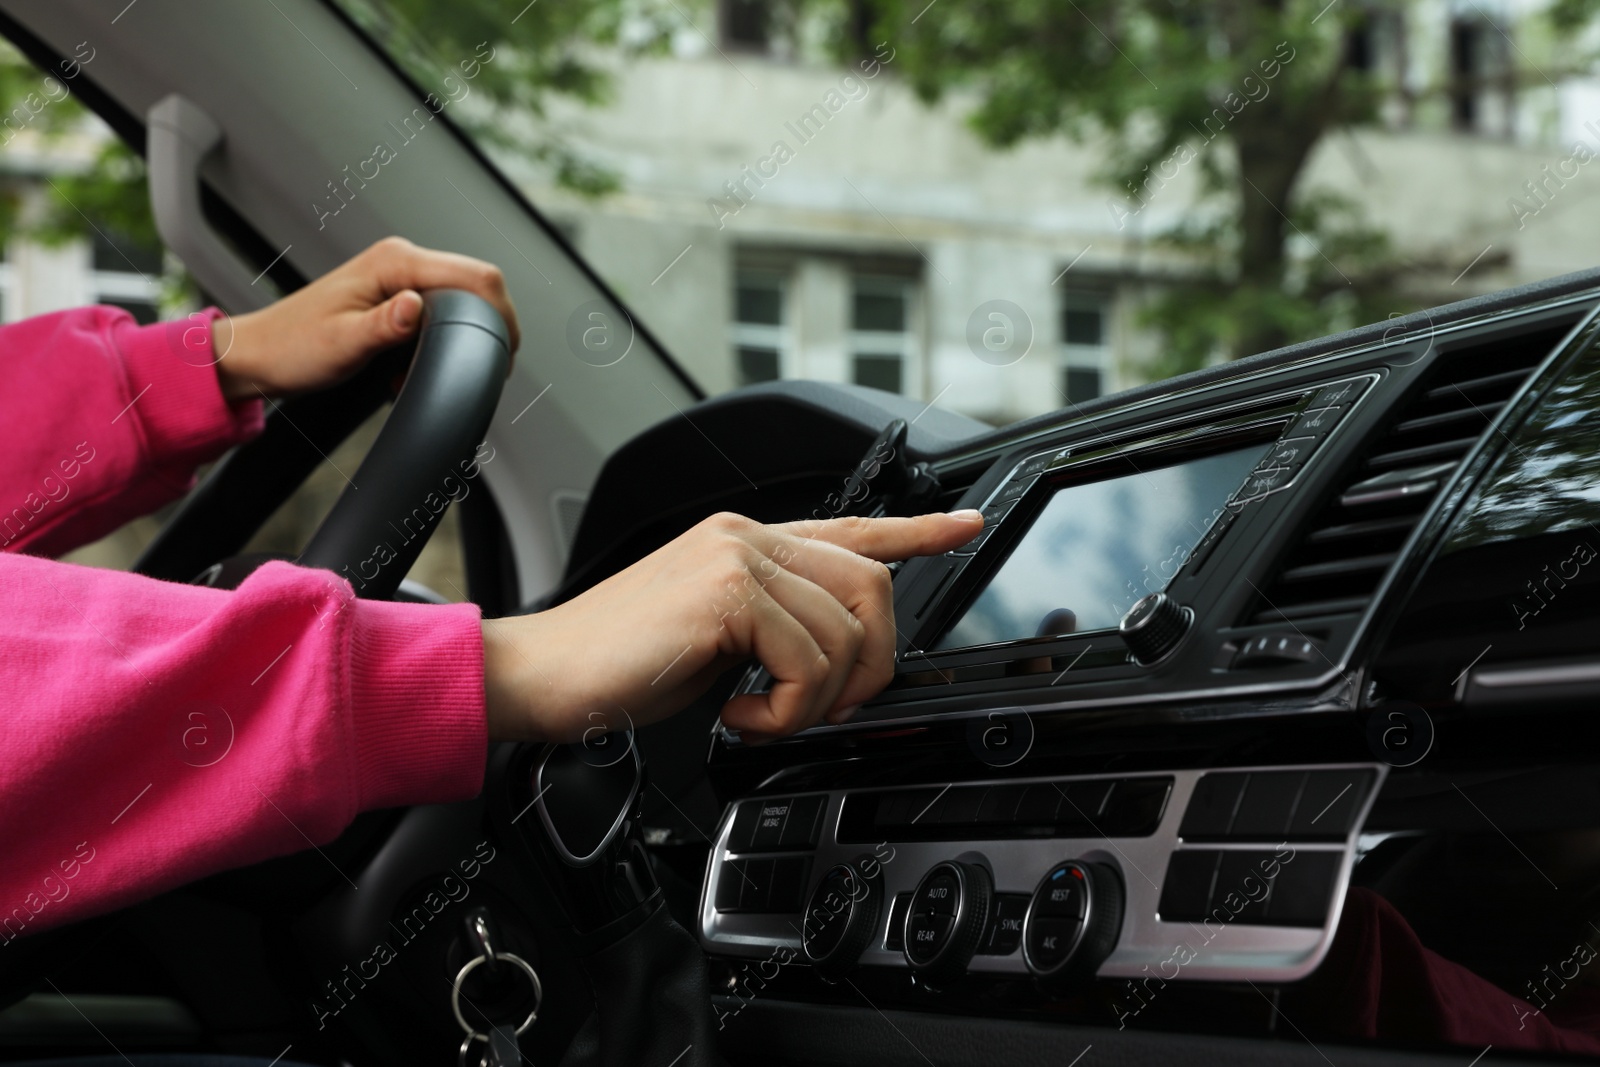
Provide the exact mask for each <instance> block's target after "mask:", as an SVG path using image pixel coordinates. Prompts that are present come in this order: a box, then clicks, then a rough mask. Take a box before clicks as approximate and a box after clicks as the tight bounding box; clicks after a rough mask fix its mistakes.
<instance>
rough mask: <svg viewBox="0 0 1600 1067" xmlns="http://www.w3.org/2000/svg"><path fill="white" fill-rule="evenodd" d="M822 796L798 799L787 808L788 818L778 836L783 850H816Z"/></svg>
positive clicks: (823, 800) (822, 801)
mask: <svg viewBox="0 0 1600 1067" xmlns="http://www.w3.org/2000/svg"><path fill="white" fill-rule="evenodd" d="M827 799H828V798H827V797H824V796H812V797H800V798H798V799H796V800H795V801H794V802H793V803H792V804H791V805H790V806H789V817H788V818H787V819H785V820H784V823H783V830H782V832H781V833H780V834H779V835H778V844H779V846H781V847H783V848H816V847H817V825H818V823H820V822H821V821H822V808H823V803H824V802H825V801H826V800H827Z"/></svg>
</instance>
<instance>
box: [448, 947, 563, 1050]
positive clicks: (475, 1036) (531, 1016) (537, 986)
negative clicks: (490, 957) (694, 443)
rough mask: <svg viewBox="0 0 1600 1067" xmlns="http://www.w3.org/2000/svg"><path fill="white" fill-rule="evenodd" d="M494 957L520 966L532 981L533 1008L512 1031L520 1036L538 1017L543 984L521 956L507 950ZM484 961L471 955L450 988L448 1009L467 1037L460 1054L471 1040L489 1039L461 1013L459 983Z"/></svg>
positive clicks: (542, 995)
mask: <svg viewBox="0 0 1600 1067" xmlns="http://www.w3.org/2000/svg"><path fill="white" fill-rule="evenodd" d="M494 958H495V960H496V961H500V960H504V961H505V962H507V963H514V964H516V965H517V966H518V967H521V968H522V970H523V973H524V974H526V975H527V976H528V980H529V981H530V982H532V983H533V1010H532V1011H530V1012H528V1017H527V1018H526V1019H524V1020H522V1025H521V1026H519V1027H517V1028H516V1030H515V1031H514V1033H516V1034H517V1035H518V1036H520V1035H521V1034H522V1032H523V1031H524V1030H526V1029H527V1028H528V1027H530V1026H532V1025H533V1020H535V1019H537V1018H538V1017H539V1005H540V1004H541V1003H543V1001H544V986H543V985H542V984H541V983H540V982H539V976H538V974H536V973H535V972H534V969H533V967H532V966H531V965H530V964H529V963H528V961H527V960H525V959H523V958H522V957H521V956H514V955H512V954H511V953H509V952H501V953H498V954H496V955H495V957H494ZM486 962H488V961H487V959H486V958H485V957H483V956H474V957H472V958H471V959H470V960H468V961H467V962H466V963H465V964H464V965H463V966H462V968H461V970H460V972H458V973H457V974H456V981H455V985H453V986H452V987H451V988H450V1010H451V1011H453V1012H455V1015H456V1022H458V1023H460V1024H461V1029H463V1030H465V1031H466V1032H467V1039H466V1040H465V1041H463V1042H462V1043H461V1055H462V1056H465V1055H466V1053H467V1046H468V1045H469V1044H471V1043H472V1042H473V1041H488V1040H489V1035H488V1034H482V1033H479V1032H478V1031H476V1030H474V1029H473V1028H472V1027H471V1026H470V1025H469V1024H468V1023H467V1018H466V1016H465V1015H462V1014H461V983H462V982H464V981H465V980H466V977H467V975H469V974H471V973H472V969H473V968H474V967H477V966H480V965H482V964H484V963H486Z"/></svg>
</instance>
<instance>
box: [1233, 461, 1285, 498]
mask: <svg viewBox="0 0 1600 1067" xmlns="http://www.w3.org/2000/svg"><path fill="white" fill-rule="evenodd" d="M1293 477H1294V471H1293V470H1292V469H1291V468H1289V467H1273V468H1270V469H1266V470H1260V469H1258V470H1253V471H1251V472H1250V473H1249V474H1247V475H1246V476H1245V479H1244V484H1243V485H1241V486H1240V487H1239V491H1238V492H1236V493H1234V494H1233V497H1232V499H1230V500H1229V501H1228V503H1230V504H1235V505H1239V504H1248V503H1250V502H1251V501H1255V500H1260V499H1262V498H1263V497H1265V496H1267V494H1269V493H1275V492H1277V491H1278V490H1279V489H1282V488H1283V487H1284V486H1286V485H1288V484H1289V479H1290V478H1293Z"/></svg>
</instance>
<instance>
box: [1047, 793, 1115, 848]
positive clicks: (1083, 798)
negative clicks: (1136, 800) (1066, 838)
mask: <svg viewBox="0 0 1600 1067" xmlns="http://www.w3.org/2000/svg"><path fill="white" fill-rule="evenodd" d="M1111 784H1112V783H1111V780H1110V779H1106V780H1103V781H1089V782H1060V783H1057V784H1056V785H1054V786H1052V788H1054V789H1055V790H1056V791H1057V793H1058V795H1059V796H1060V797H1061V802H1060V804H1058V805H1057V806H1056V815H1055V823H1056V829H1057V830H1058V832H1060V833H1063V834H1079V835H1089V834H1093V835H1095V836H1099V834H1100V829H1099V827H1100V809H1101V807H1102V806H1103V805H1104V804H1105V802H1106V794H1107V793H1109V792H1110V791H1111Z"/></svg>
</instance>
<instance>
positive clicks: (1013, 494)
mask: <svg viewBox="0 0 1600 1067" xmlns="http://www.w3.org/2000/svg"><path fill="white" fill-rule="evenodd" d="M1038 480H1039V479H1037V478H1012V479H1011V480H1010V481H1009V482H1007V483H1006V484H1005V485H1004V486H1002V487H1001V489H1000V492H998V493H996V494H995V497H994V499H993V500H991V501H989V503H990V504H1003V503H1006V502H1008V501H1014V500H1020V499H1022V497H1023V495H1024V494H1026V493H1027V491H1028V490H1029V489H1031V488H1033V486H1034V483H1035V482H1037V481H1038Z"/></svg>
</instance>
